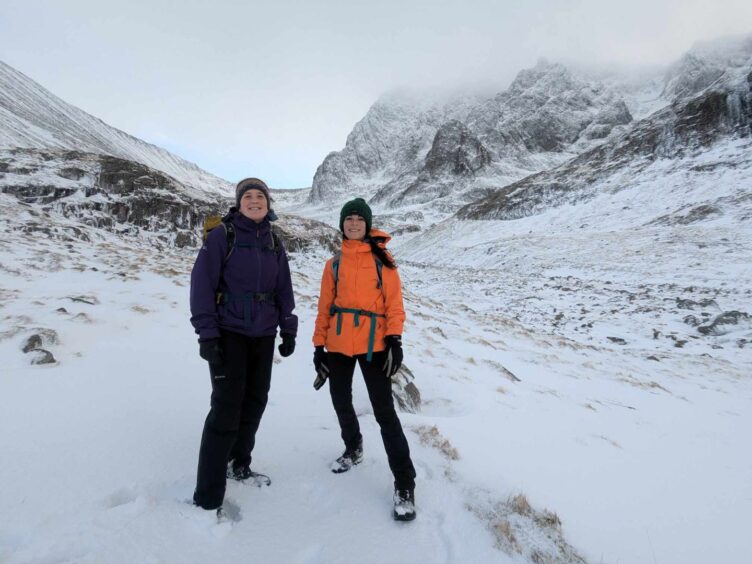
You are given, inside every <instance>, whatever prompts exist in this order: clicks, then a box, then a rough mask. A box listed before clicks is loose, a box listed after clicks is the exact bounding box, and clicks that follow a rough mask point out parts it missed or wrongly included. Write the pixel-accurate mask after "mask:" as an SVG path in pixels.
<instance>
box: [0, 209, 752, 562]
mask: <svg viewBox="0 0 752 564" xmlns="http://www.w3.org/2000/svg"><path fill="white" fill-rule="evenodd" d="M14 202H15V200H13V199H12V198H10V197H9V196H6V195H0V222H2V223H1V224H0V225H1V226H2V231H3V233H4V235H3V238H2V240H0V304H1V306H0V358H1V359H2V376H0V452H2V453H3V463H2V464H0V483H1V484H3V487H2V488H0V561H2V562H4V563H5V562H8V563H22V562H23V563H27V562H29V563H30V562H34V563H37V562H92V563H94V562H96V563H99V562H128V563H131V562H176V563H177V562H180V563H183V562H215V561H224V560H236V561H251V560H255V561H264V562H301V563H316V562H322V563H323V562H327V563H330V562H343V563H344V562H374V563H376V562H378V563H389V562H395V563H396V562H447V563H454V562H457V563H459V562H507V561H509V562H511V561H517V562H520V561H539V562H540V561H552V562H580V561H583V560H585V561H589V562H619V563H631V562H635V563H640V562H660V563H667V562H669V563H670V562H676V563H679V562H681V563H688V562H697V563H701V562H702V563H704V562H724V563H734V562H744V561H746V558H747V557H748V551H747V550H746V547H745V542H744V539H745V538H746V532H747V531H746V529H747V528H748V515H749V514H750V512H751V511H752V455H750V454H749V448H748V446H749V445H748V433H747V432H746V431H745V430H746V429H749V428H752V427H751V425H752V410H750V402H751V401H752V379H750V373H752V358H750V356H751V355H750V354H749V350H750V349H749V345H748V344H745V343H743V342H742V341H743V340H745V339H746V340H747V341H749V340H750V338H751V335H750V333H751V332H752V331H751V329H750V327H749V325H745V324H744V322H745V320H742V324H740V325H737V326H734V327H732V330H731V332H730V333H727V334H725V335H720V336H712V335H708V336H704V335H700V333H698V332H697V329H696V328H695V327H692V326H691V325H688V324H687V323H685V322H683V321H682V316H681V312H682V311H683V310H681V308H680V307H679V306H678V302H677V298H679V299H692V300H693V301H694V302H696V303H700V302H703V300H704V299H706V298H712V299H713V300H714V301H715V304H716V305H715V306H714V305H712V304H708V305H706V306H698V305H695V306H692V304H688V303H685V302H682V304H684V305H689V306H690V307H694V308H695V311H686V312H685V313H688V314H694V315H697V316H701V314H702V312H703V311H708V312H710V311H712V312H715V308H718V310H729V309H737V310H740V311H745V312H748V313H749V312H750V311H752V307H751V306H750V288H752V283H751V282H750V280H751V279H752V276H750V271H749V266H748V265H749V264H752V252H750V249H752V245H750V243H751V241H750V234H749V232H748V231H746V232H745V231H744V230H741V232H737V233H730V232H726V231H723V230H722V229H720V227H721V226H720V225H718V226H716V229H707V230H705V231H702V230H701V229H700V228H699V227H697V226H695V227H692V226H689V227H687V226H679V227H664V228H663V230H662V231H659V230H658V227H655V226H653V227H646V228H645V229H644V230H643V231H637V232H635V233H633V234H632V237H631V238H630V239H629V240H628V241H626V240H625V238H624V235H623V232H622V233H621V234H620V233H619V232H617V231H614V232H613V233H609V232H608V230H607V229H598V230H590V231H587V230H578V231H577V232H574V231H572V232H570V233H569V235H568V236H566V235H567V233H566V230H565V229H558V230H557V228H555V227H554V228H551V229H550V231H549V232H548V233H546V232H545V230H544V229H542V228H540V229H538V230H537V232H534V233H532V234H530V233H528V232H529V231H531V230H532V229H533V227H532V225H533V220H532V219H531V218H528V219H526V220H520V221H518V222H506V223H504V224H503V225H502V222H470V223H466V224H462V223H456V224H455V223H452V222H448V223H447V224H446V225H442V226H440V228H439V231H437V233H438V234H439V236H438V239H437V240H435V241H434V242H433V245H429V244H428V243H427V242H426V239H422V238H421V237H418V238H416V239H414V240H413V242H412V243H411V244H410V245H409V248H408V246H405V247H400V246H399V245H395V248H396V249H397V251H398V257H400V256H402V257H403V259H404V260H403V263H402V267H401V272H402V278H403V281H404V284H405V296H406V306H407V310H408V323H407V326H406V330H405V335H404V339H405V347H406V360H405V363H406V366H407V367H408V368H409V369H410V370H411V371H412V373H413V374H415V384H416V385H417V386H418V388H419V390H420V393H421V396H422V405H421V408H420V410H419V411H418V412H417V413H402V414H401V419H402V423H403V425H404V427H405V428H406V429H407V434H408V440H409V441H410V445H411V449H412V451H413V457H414V460H415V463H416V467H417V470H418V486H417V489H416V498H417V505H418V511H419V513H418V518H417V520H416V521H414V522H412V523H395V522H393V521H392V519H391V515H390V509H391V507H390V505H391V477H390V473H389V469H388V465H387V462H386V456H385V454H384V452H383V447H382V445H381V440H380V436H379V433H378V427H377V425H376V423H375V421H374V419H373V415H372V413H371V409H370V406H369V404H368V400H367V396H366V393H365V388H364V386H363V384H362V382H360V381H359V380H358V379H357V378H356V384H355V390H354V395H355V403H356V410H357V411H358V413H359V414H360V415H361V422H362V427H363V431H364V436H365V448H366V460H365V462H364V464H362V465H360V466H358V467H357V468H355V469H354V470H353V471H351V472H349V473H347V474H343V475H334V474H331V473H330V472H329V470H328V464H329V463H330V462H331V460H332V459H333V458H335V457H336V456H337V455H339V454H340V451H341V449H342V446H341V441H340V439H339V431H338V427H337V422H336V418H335V416H334V412H333V410H332V408H331V405H330V400H329V397H328V394H327V392H326V390H321V391H319V392H316V391H314V390H313V388H312V381H313V377H314V374H313V370H312V366H311V352H312V350H311V345H310V335H311V333H312V330H313V319H314V313H315V300H316V295H317V293H318V282H319V277H320V272H321V268H322V264H323V261H324V259H325V258H326V256H325V255H323V254H321V255H317V254H315V253H314V254H311V255H308V256H304V255H300V254H299V255H297V256H295V257H294V258H293V261H292V264H293V271H294V282H295V288H296V297H297V301H298V307H297V313H298V315H299V316H300V320H301V327H300V336H299V339H298V348H297V350H296V352H295V354H294V355H293V356H292V357H291V358H289V359H278V361H279V362H278V363H277V364H276V365H275V372H274V376H273V382H272V390H271V394H270V404H269V407H268V409H267V412H266V414H265V416H264V420H263V422H262V426H261V429H260V431H259V434H258V440H257V447H256V450H255V452H254V467H255V469H256V470H258V471H261V472H265V473H268V474H269V475H270V476H271V477H272V481H273V483H272V485H271V487H269V488H268V489H256V488H252V487H248V486H243V485H239V484H235V483H231V484H230V485H229V488H228V499H229V500H230V502H231V503H232V504H233V505H234V506H236V507H237V508H239V511H240V520H238V521H228V522H223V523H217V522H216V518H215V517H214V516H213V515H207V514H205V513H204V512H203V511H201V510H198V509H196V508H194V507H192V506H191V505H190V504H188V503H186V500H188V499H190V497H191V494H192V491H193V486H194V480H195V468H196V462H197V460H196V459H197V452H198V446H199V439H200V433H201V427H202V425H203V419H204V417H205V415H206V412H207V410H208V401H209V390H210V385H209V381H208V377H207V376H208V375H207V370H206V367H205V365H204V363H203V361H201V359H200V358H199V357H198V354H197V345H196V342H195V336H194V335H193V332H192V329H191V327H190V325H189V323H188V315H189V314H188V303H187V302H188V276H189V271H190V267H191V264H192V259H193V254H192V253H191V252H187V253H185V252H172V251H166V252H163V253H156V252H155V251H154V249H152V248H151V247H149V246H145V245H143V244H139V243H138V242H137V241H134V240H130V241H126V240H123V239H118V238H116V237H115V236H113V235H109V234H106V233H103V232H99V231H96V230H92V231H91V232H90V235H91V238H92V240H93V242H91V243H85V242H81V241H79V240H73V239H71V240H70V241H69V242H66V241H64V240H60V238H58V239H55V240H52V239H47V238H45V237H44V236H40V237H35V236H33V235H30V234H25V233H23V232H22V231H20V230H19V229H18V228H19V226H21V225H22V224H23V222H24V216H23V213H21V212H19V208H18V206H17V205H16V204H15V203H14ZM283 207H284V206H282V207H281V209H283ZM583 209H584V208H583ZM283 211H285V210H284V209H283ZM560 213H565V212H564V211H562V212H560ZM582 213H585V212H582ZM50 221H51V222H55V224H56V225H59V226H60V229H59V230H57V233H58V234H62V233H64V232H65V230H64V229H63V227H64V226H65V220H61V219H59V218H50ZM562 221H563V220H562ZM525 222H528V224H525ZM555 224H556V222H555V221H553V220H552V222H551V225H554V226H555ZM710 227H712V226H710ZM441 229H446V230H447V231H446V232H445V233H444V232H442V231H441ZM504 229H506V230H507V231H504ZM729 231H730V230H729ZM442 233H443V234H442ZM524 234H528V237H524V236H523V235H524ZM434 236H436V235H435V234H426V235H425V236H423V237H434ZM58 237H63V238H64V235H58ZM724 238H726V239H728V238H730V241H732V242H733V244H731V243H728V244H726V242H724V241H723V239H724ZM421 241H423V243H422V242H421ZM437 241H443V242H444V246H443V247H441V246H437ZM482 241H485V242H486V243H489V242H491V243H493V244H492V245H488V244H486V246H485V247H484V246H483V245H482V244H480V243H481V242H482ZM397 242H398V241H395V243H397ZM463 242H464V243H463ZM698 242H702V243H704V244H705V245H706V246H702V245H699V244H696V243H698ZM424 243H425V245H426V247H425V248H426V249H427V248H431V247H432V248H433V257H432V260H430V261H428V260H424V259H422V258H421V253H422V252H424V251H423V250H422V249H423V248H424V247H423V246H422V245H423V244H424ZM724 244H726V246H723V245H724ZM719 245H720V246H719ZM489 246H491V247H494V248H497V247H498V248H500V249H501V250H502V251H503V255H504V260H503V261H501V260H498V259H499V257H498V256H497V257H496V258H495V259H494V260H495V261H496V262H493V261H490V262H489V263H488V264H483V263H482V261H479V260H478V257H475V256H473V253H488V250H487V248H488V247H489ZM646 249H655V254H654V256H653V258H652V259H651V260H649V261H645V260H644V259H642V258H640V257H639V256H638V255H637V254H636V253H635V252H634V251H635V250H641V252H643V251H644V250H646ZM668 249H674V254H671V253H669V252H668ZM719 249H720V250H719ZM726 251H728V252H726ZM426 252H427V251H426ZM447 257H450V258H451V260H449V259H448V258H447ZM463 257H464V258H466V259H467V260H468V263H467V264H463V263H462V258H463ZM680 258H681V259H682V260H684V261H685V262H686V263H687V264H693V263H694V262H702V264H703V265H704V266H703V268H702V269H700V271H701V273H702V275H701V276H699V275H698V277H699V278H701V279H697V280H695V279H694V278H693V277H692V272H691V271H688V270H687V269H686V268H683V269H682V268H678V269H675V268H672V267H671V260H677V261H678V260H679V259H680ZM407 259H409V260H407ZM442 261H444V262H445V265H444V266H437V263H442ZM453 261H457V262H453ZM471 265H475V266H471ZM721 265H727V266H726V267H724V269H720V266H721ZM719 272H720V274H719ZM711 273H715V274H713V275H712V276H711ZM693 280H694V284H691V283H692V281H693ZM640 285H643V287H640ZM690 285H693V286H694V287H695V289H694V290H692V291H690V290H687V287H688V286H690ZM705 303H707V302H705ZM61 308H64V310H63V309H61ZM554 308H555V309H554ZM583 310H586V311H585V312H584V313H583ZM559 313H563V314H564V315H563V316H561V317H558V319H557V316H558V314H559ZM579 316H582V317H583V319H582V320H579V319H577V317H579ZM588 323H591V326H590V327H588V326H587V324H588ZM583 325H584V327H582V326H583ZM654 330H657V331H658V332H659V336H658V337H657V338H653V337H654V332H653V331H654ZM672 333H674V338H671V337H668V336H669V335H671V334H672ZM33 334H37V335H40V337H41V341H42V343H41V345H39V346H38V347H37V348H43V349H46V350H48V351H49V352H50V353H52V354H53V355H54V357H55V359H56V363H54V364H48V365H35V366H32V365H30V361H31V360H32V359H33V358H40V357H41V356H43V354H42V353H41V352H39V351H36V352H30V353H26V354H25V353H23V352H22V351H21V348H22V347H23V346H24V344H25V343H26V342H27V339H28V338H29V336H31V335H33ZM690 335H696V336H698V338H696V339H695V338H691V337H690ZM609 337H613V338H614V339H623V340H624V341H625V343H624V344H621V343H620V342H619V341H618V340H617V341H614V340H611V339H609ZM682 340H685V341H687V342H686V343H684V344H683V345H682V346H681V347H680V346H677V343H678V342H679V341H682ZM740 343H742V344H741V345H740ZM719 347H722V348H719ZM562 534H563V536H562ZM546 557H548V558H549V560H546V559H545V558H546ZM536 559H537V560H536Z"/></svg>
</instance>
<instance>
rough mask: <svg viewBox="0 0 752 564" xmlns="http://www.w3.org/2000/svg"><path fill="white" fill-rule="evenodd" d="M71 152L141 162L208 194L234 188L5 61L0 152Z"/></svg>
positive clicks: (0, 82) (0, 83) (0, 71)
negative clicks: (82, 107)
mask: <svg viewBox="0 0 752 564" xmlns="http://www.w3.org/2000/svg"><path fill="white" fill-rule="evenodd" d="M12 147H19V148H26V149H56V150H58V149H66V150H76V151H83V152H89V153H96V154H103V155H111V156H114V157H119V158H122V159H125V160H130V161H134V162H137V163H141V164H143V165H146V166H148V167H150V168H153V169H155V170H158V171H161V172H163V173H165V174H168V175H170V176H171V177H173V178H174V179H175V180H177V181H178V182H180V183H181V184H183V185H185V186H187V187H190V188H191V189H193V190H196V191H198V192H200V193H201V192H203V193H207V192H208V193H213V194H216V193H217V192H219V193H222V194H225V195H227V194H230V193H231V192H230V189H231V186H230V184H229V183H228V182H227V181H225V180H222V179H221V178H218V177H216V176H214V175H212V174H210V173H208V172H206V171H205V170H202V169H200V168H199V167H198V166H196V165H195V164H193V163H190V162H188V161H186V160H183V159H181V158H180V157H177V156H175V155H173V154H172V153H170V152H168V151H166V150H164V149H162V148H160V147H157V146H155V145H152V144H150V143H146V142H144V141H141V140H140V139H137V138H135V137H133V136H131V135H128V134H127V133H124V132H122V131H120V130H118V129H115V128H114V127H111V126H109V125H107V124H106V123H104V122H103V121H101V120H100V119H97V118H95V117H93V116H91V115H89V114H87V113H86V112H84V111H82V110H80V109H79V108H76V107H74V106H71V105H70V104H68V103H66V102H64V101H63V100H61V99H60V98H58V97H57V96H55V95H54V94H52V93H51V92H49V91H48V90H46V89H45V88H44V87H42V86H41V85H39V84H37V83H36V82H34V81H33V80H31V79H30V78H28V77H27V76H25V75H23V74H22V73H20V72H18V71H17V70H15V69H13V68H12V67H10V66H8V65H6V64H5V63H3V62H2V61H0V148H12Z"/></svg>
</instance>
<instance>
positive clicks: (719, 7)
mask: <svg viewBox="0 0 752 564" xmlns="http://www.w3.org/2000/svg"><path fill="white" fill-rule="evenodd" d="M750 31H752V1H750V0H738V1H737V0H629V1H627V0H623V1H620V2H609V1H607V0H560V1H553V0H527V1H522V0H518V1H512V0H497V1H492V0H446V1H442V0H433V1H424V0H418V1H411V0H401V1H392V0H369V1H360V0H348V1H341V2H337V1H326V2H324V1H315V0H309V1H297V2H295V1H290V0H277V1H274V0H267V1H264V2H256V1H232V0H214V1H213V2H208V1H201V2H199V1H194V0H149V1H142V0H128V1H124V2H107V1H106V0H98V1H84V0H79V1H66V0H48V1H37V0H0V60H3V61H5V62H6V63H8V64H9V65H11V66H13V67H14V68H16V69H17V70H19V71H21V72H23V73H24V74H26V75H28V76H29V77H31V78H32V79H34V80H36V81H37V82H39V83H40V84H42V85H43V86H45V87H46V88H48V89H49V90H51V91H52V92H53V93H54V94H56V95H58V96H59V97H61V98H63V99H64V100H66V101H67V102H70V103H71V104H74V105H75V106H78V107H80V108H82V109H83V110H85V111H87V112H89V113H91V114H93V115H95V116H97V117H99V118H101V119H103V120H104V121H105V122H107V123H109V124H110V125H113V126H115V127H118V128H120V129H122V130H124V131H127V132H128V133H131V134H133V135H135V136H137V137H140V138H142V139H145V140H147V141H150V142H152V143H155V144H157V145H160V146H162V147H165V148H167V149H169V150H171V151H173V152H175V153H177V154H178V155H180V156H182V157H184V158H186V159H188V160H191V161H193V162H195V163H197V164H198V165H199V166H201V167H203V168H205V169H206V170H208V171H210V172H212V173H214V174H217V175H218V176H221V177H223V178H225V179H227V180H230V181H236V180H238V179H239V178H242V177H244V176H249V175H254V176H260V177H262V178H264V179H267V180H268V182H269V183H270V184H271V185H272V186H275V187H286V188H294V187H305V186H310V185H311V180H312V178H313V174H314V172H315V171H316V167H317V166H318V165H319V164H320V163H321V161H322V160H323V158H324V157H325V156H326V154H327V153H329V152H330V151H335V150H339V149H341V148H342V147H343V146H344V144H345V139H346V138H347V134H348V133H349V132H350V130H351V129H352V127H353V125H354V124H355V123H356V122H357V121H358V120H359V119H360V118H361V117H363V115H364V114H365V112H366V111H367V110H368V108H369V107H370V105H371V104H372V103H373V102H374V101H375V100H376V98H378V96H379V95H380V94H381V93H383V92H384V91H386V90H389V89H391V88H394V87H398V86H402V85H419V86H422V87H432V86H443V85H454V84H460V83H485V84H492V85H495V86H497V87H498V88H503V87H505V86H506V85H508V83H509V82H510V80H511V79H512V78H513V77H514V75H515V74H516V72H517V71H518V70H520V69H521V68H524V67H529V66H531V65H534V64H535V62H536V61H537V60H538V58H540V57H547V58H549V59H554V60H556V59H568V60H577V61H583V62H594V63H608V64H610V63H620V64H634V65H638V64H646V65H648V64H664V63H667V62H670V61H672V60H674V59H676V58H677V57H679V56H680V55H681V54H682V53H683V52H684V51H686V50H687V49H688V48H689V47H690V46H691V45H692V44H693V43H694V42H695V41H698V40H707V39H712V38H716V37H718V36H722V35H728V34H738V33H745V32H750Z"/></svg>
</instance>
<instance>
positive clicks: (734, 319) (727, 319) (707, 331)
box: [697, 311, 750, 336]
mask: <svg viewBox="0 0 752 564" xmlns="http://www.w3.org/2000/svg"><path fill="white" fill-rule="evenodd" d="M749 320H750V316H749V314H747V313H744V312H741V311H726V312H723V313H722V314H720V315H719V316H717V317H716V318H715V319H714V320H713V322H712V323H710V324H709V325H703V326H701V327H698V328H697V330H698V331H699V332H700V333H702V334H703V335H712V336H719V335H725V334H726V333H730V332H731V331H733V330H734V329H735V328H736V326H737V325H739V324H740V323H741V322H743V321H749Z"/></svg>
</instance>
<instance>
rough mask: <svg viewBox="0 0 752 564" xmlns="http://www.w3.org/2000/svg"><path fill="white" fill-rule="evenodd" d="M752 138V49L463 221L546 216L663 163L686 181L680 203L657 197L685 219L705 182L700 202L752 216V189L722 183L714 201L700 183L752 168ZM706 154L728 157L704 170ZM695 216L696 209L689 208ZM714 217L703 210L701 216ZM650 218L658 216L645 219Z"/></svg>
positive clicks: (631, 184) (476, 205)
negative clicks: (750, 143) (699, 86)
mask: <svg viewBox="0 0 752 564" xmlns="http://www.w3.org/2000/svg"><path fill="white" fill-rule="evenodd" d="M751 45H752V43H751ZM751 135H752V50H751V51H750V58H749V61H748V65H747V66H746V67H742V68H741V69H726V70H725V71H724V72H723V73H721V75H720V76H719V78H717V79H716V80H715V81H713V82H712V83H711V85H710V86H708V87H706V88H705V89H704V90H702V91H701V92H700V93H699V94H693V95H687V96H682V97H677V98H675V100H674V102H673V103H672V104H671V105H670V106H667V107H666V108H664V109H662V110H659V111H657V112H655V113H654V114H651V115H650V116H649V117H647V118H645V119H643V120H641V121H639V122H638V123H636V124H634V126H633V127H632V128H631V129H630V130H629V131H628V132H626V133H624V134H623V135H621V136H619V137H618V138H616V139H613V140H611V141H609V142H606V143H603V144H601V145H599V146H598V147H596V148H594V149H591V150H589V151H586V152H584V153H582V154H581V155H579V156H577V157H576V158H574V159H572V160H571V161H569V162H567V163H565V164H563V165H561V166H559V167H556V168H553V169H551V170H547V171H544V172H541V173H539V174H536V175H532V176H529V177H527V178H524V179H523V180H520V181H518V182H515V183H512V184H510V185H508V186H506V187H504V188H503V189H501V190H497V191H494V192H493V193H492V194H490V195H489V196H487V197H485V198H482V199H480V200H478V201H476V202H473V203H472V204H468V205H467V206H465V207H464V208H462V209H461V210H460V211H459V212H458V214H457V215H458V217H460V218H463V219H515V218H519V217H523V216H526V215H532V214H535V213H539V212H540V211H542V210H545V209H546V208H549V207H553V206H558V205H562V204H565V203H566V204H576V203H577V202H581V201H583V200H585V199H589V198H592V197H595V196H596V195H599V194H602V193H604V192H606V193H608V194H614V193H616V192H619V191H621V190H633V189H636V188H637V187H638V186H639V185H640V182H641V181H642V179H643V178H644V175H645V172H646V171H647V170H650V169H651V168H653V169H655V167H656V165H657V166H661V165H662V166H663V167H664V169H665V168H679V169H682V168H683V172H684V174H685V179H686V180H685V181H686V189H685V191H684V197H683V198H682V199H681V200H680V201H672V199H671V198H669V197H667V196H668V195H669V191H668V190H667V191H666V192H665V193H660V192H659V193H656V194H653V196H654V197H655V198H656V199H657V200H659V201H660V202H661V203H662V204H663V205H669V204H670V203H673V204H675V205H677V206H680V207H679V208H677V209H665V210H664V212H665V213H667V214H673V215H675V216H676V218H677V220H679V219H678V218H679V217H683V216H684V215H685V214H684V213H683V212H682V210H684V211H685V212H686V211H687V208H686V206H687V204H688V202H691V201H693V200H695V199H696V195H695V194H693V190H692V188H691V187H692V186H698V188H699V190H700V191H701V192H702V194H703V196H702V198H701V199H700V200H699V201H698V202H697V205H699V206H703V207H704V208H705V209H707V210H708V213H710V210H715V211H713V212H712V213H718V214H722V213H724V212H729V213H731V214H735V215H736V216H738V218H739V219H740V220H741V219H743V218H745V217H750V214H751V213H752V208H750V205H751V204H750V202H749V198H745V197H743V195H744V194H748V193H749V189H750V187H749V186H744V185H730V186H729V185H718V186H715V191H714V194H712V195H711V197H710V198H708V194H706V192H705V186H703V184H702V182H699V183H698V182H694V179H695V178H702V177H705V176H707V175H708V173H710V172H711V171H714V170H718V169H724V168H729V167H732V168H737V167H739V168H742V169H745V168H748V167H749V159H748V157H749V154H748V153H747V152H746V151H747V148H746V144H745V143H739V141H738V139H740V138H741V139H744V138H749V137H750V136H751ZM705 153H709V154H719V155H721V154H722V155H723V160H722V161H720V162H713V159H710V161H711V162H709V163H706V164H705V165H704V166H702V167H699V165H696V164H695V160H694V159H692V158H691V157H693V156H694V157H697V158H698V159H700V160H707V157H704V158H703V155H704V154H705ZM688 213H690V214H691V213H692V212H688ZM705 216H706V214H705V215H704V214H699V215H698V214H695V220H696V221H697V220H701V219H704V217H705ZM642 219H643V221H644V222H646V223H647V222H649V221H651V220H653V219H655V218H651V217H649V216H647V215H645V216H643V218H642Z"/></svg>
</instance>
